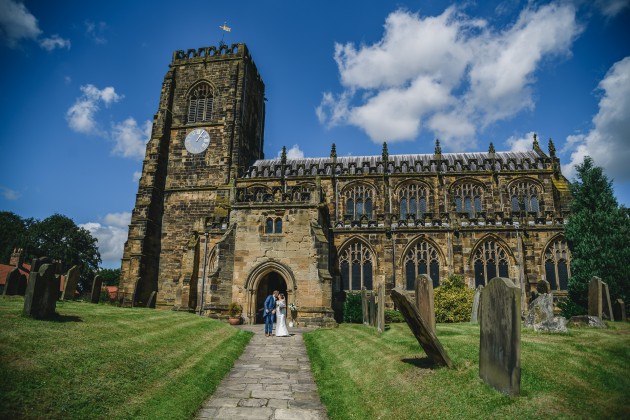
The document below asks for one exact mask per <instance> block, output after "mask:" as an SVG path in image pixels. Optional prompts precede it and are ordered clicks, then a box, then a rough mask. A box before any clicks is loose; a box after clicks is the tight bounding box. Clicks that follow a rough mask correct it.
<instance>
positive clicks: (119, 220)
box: [103, 211, 131, 228]
mask: <svg viewBox="0 0 630 420" xmlns="http://www.w3.org/2000/svg"><path fill="white" fill-rule="evenodd" d="M103 222H105V223H107V224H108V225H113V226H116V227H121V228H127V227H128V226H129V223H131V212H128V211H123V212H121V213H108V214H106V215H105V217H104V218H103Z"/></svg>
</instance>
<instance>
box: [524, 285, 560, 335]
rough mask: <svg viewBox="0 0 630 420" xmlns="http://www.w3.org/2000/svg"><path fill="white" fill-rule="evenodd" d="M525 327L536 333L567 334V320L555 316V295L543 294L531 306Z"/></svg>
mask: <svg viewBox="0 0 630 420" xmlns="http://www.w3.org/2000/svg"><path fill="white" fill-rule="evenodd" d="M525 327H526V328H533V329H534V330H535V331H545V332H567V320H566V319H564V318H563V317H561V316H554V314H553V295H552V294H551V293H542V294H540V295H538V297H537V298H536V300H534V301H533V302H532V303H530V304H529V307H528V311H527V315H526V316H525Z"/></svg>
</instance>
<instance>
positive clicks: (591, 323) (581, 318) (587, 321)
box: [567, 315, 608, 328]
mask: <svg viewBox="0 0 630 420" xmlns="http://www.w3.org/2000/svg"><path fill="white" fill-rule="evenodd" d="M567 326H569V327H591V328H608V327H607V326H606V324H604V321H602V320H601V319H600V318H599V317H596V316H592V315H578V316H572V317H571V319H569V322H567Z"/></svg>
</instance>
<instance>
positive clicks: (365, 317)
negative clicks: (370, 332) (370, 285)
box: [361, 287, 370, 325]
mask: <svg viewBox="0 0 630 420" xmlns="http://www.w3.org/2000/svg"><path fill="white" fill-rule="evenodd" d="M361 312H362V314H363V325H368V324H369V323H370V317H369V314H368V299H367V291H366V290H365V287H363V288H361Z"/></svg>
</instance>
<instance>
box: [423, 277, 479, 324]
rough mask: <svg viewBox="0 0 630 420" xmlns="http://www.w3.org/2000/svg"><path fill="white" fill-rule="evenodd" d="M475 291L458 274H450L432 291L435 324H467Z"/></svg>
mask: <svg viewBox="0 0 630 420" xmlns="http://www.w3.org/2000/svg"><path fill="white" fill-rule="evenodd" d="M474 296H475V291H474V290H473V289H471V288H470V287H468V286H466V284H465V283H464V278H463V277H462V276H460V275H459V274H451V275H450V276H448V278H446V279H444V280H442V281H441V283H440V287H437V288H435V290H434V291H433V299H434V306H435V321H436V322H468V321H470V315H471V313H472V306H473V298H474Z"/></svg>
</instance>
